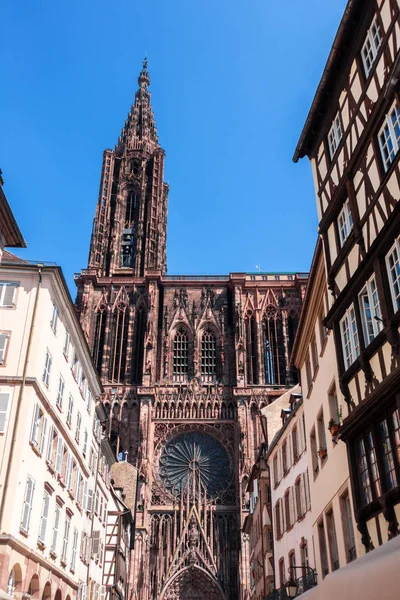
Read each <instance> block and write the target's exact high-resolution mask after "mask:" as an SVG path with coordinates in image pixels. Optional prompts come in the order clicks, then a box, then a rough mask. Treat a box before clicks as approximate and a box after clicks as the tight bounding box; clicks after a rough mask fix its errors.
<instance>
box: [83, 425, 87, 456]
mask: <svg viewBox="0 0 400 600" xmlns="http://www.w3.org/2000/svg"><path fill="white" fill-rule="evenodd" d="M87 445H88V430H87V429H86V427H85V431H84V432H83V447H82V454H83V456H86V453H87Z"/></svg>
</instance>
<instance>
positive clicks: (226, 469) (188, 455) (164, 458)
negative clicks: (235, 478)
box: [159, 431, 231, 498]
mask: <svg viewBox="0 0 400 600" xmlns="http://www.w3.org/2000/svg"><path fill="white" fill-rule="evenodd" d="M159 473H160V477H161V479H162V481H163V482H164V485H165V487H166V488H167V489H168V490H169V491H170V492H172V493H173V494H174V495H175V496H179V495H180V494H181V493H182V491H184V490H185V488H186V486H189V487H190V488H191V487H192V485H193V483H195V484H196V485H195V487H196V488H197V483H198V482H199V481H200V482H201V487H202V490H203V492H202V493H204V491H206V493H207V497H208V498H215V497H216V496H218V494H219V493H220V492H222V491H223V490H224V489H225V488H226V487H227V486H228V485H229V481H230V475H231V473H230V464H229V457H228V454H227V452H226V450H225V448H224V447H223V446H222V445H221V444H220V443H219V442H218V441H217V440H216V439H215V438H213V437H212V436H211V435H207V434H206V433H197V432H195V431H192V432H190V433H183V434H181V435H178V436H177V437H175V438H173V439H172V440H171V441H170V442H168V444H167V445H166V446H165V448H164V450H163V452H162V454H161V458H160V468H159Z"/></svg>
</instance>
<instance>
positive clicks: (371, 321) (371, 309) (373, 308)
mask: <svg viewBox="0 0 400 600" xmlns="http://www.w3.org/2000/svg"><path fill="white" fill-rule="evenodd" d="M358 299H359V303H360V312H361V319H362V324H363V332H364V341H365V345H366V346H368V344H369V343H370V342H372V340H373V339H374V338H375V337H376V336H377V335H378V333H379V332H380V331H381V329H382V327H383V323H382V313H381V306H380V304H379V296H378V290H377V287H376V280H375V275H373V276H372V277H371V279H370V280H369V281H367V283H366V285H365V287H364V288H363V290H362V291H361V292H360V294H359V296H358Z"/></svg>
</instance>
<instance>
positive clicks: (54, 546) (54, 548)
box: [50, 504, 61, 554]
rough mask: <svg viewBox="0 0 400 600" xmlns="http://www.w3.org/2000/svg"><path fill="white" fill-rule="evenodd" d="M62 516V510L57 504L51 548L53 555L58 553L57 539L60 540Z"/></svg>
mask: <svg viewBox="0 0 400 600" xmlns="http://www.w3.org/2000/svg"><path fill="white" fill-rule="evenodd" d="M60 515H61V508H60V506H59V505H58V504H56V508H55V511H54V522H53V535H52V538H51V547H50V550H51V552H53V554H55V553H56V551H57V538H58V528H59V527H60Z"/></svg>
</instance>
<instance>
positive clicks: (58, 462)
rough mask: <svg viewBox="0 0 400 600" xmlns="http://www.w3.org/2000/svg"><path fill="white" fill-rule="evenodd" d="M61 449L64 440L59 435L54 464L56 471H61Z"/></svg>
mask: <svg viewBox="0 0 400 600" xmlns="http://www.w3.org/2000/svg"><path fill="white" fill-rule="evenodd" d="M63 449H64V440H63V439H62V438H61V437H60V438H59V439H58V444H57V454H56V465H55V469H56V471H57V473H61V467H62V455H63Z"/></svg>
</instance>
